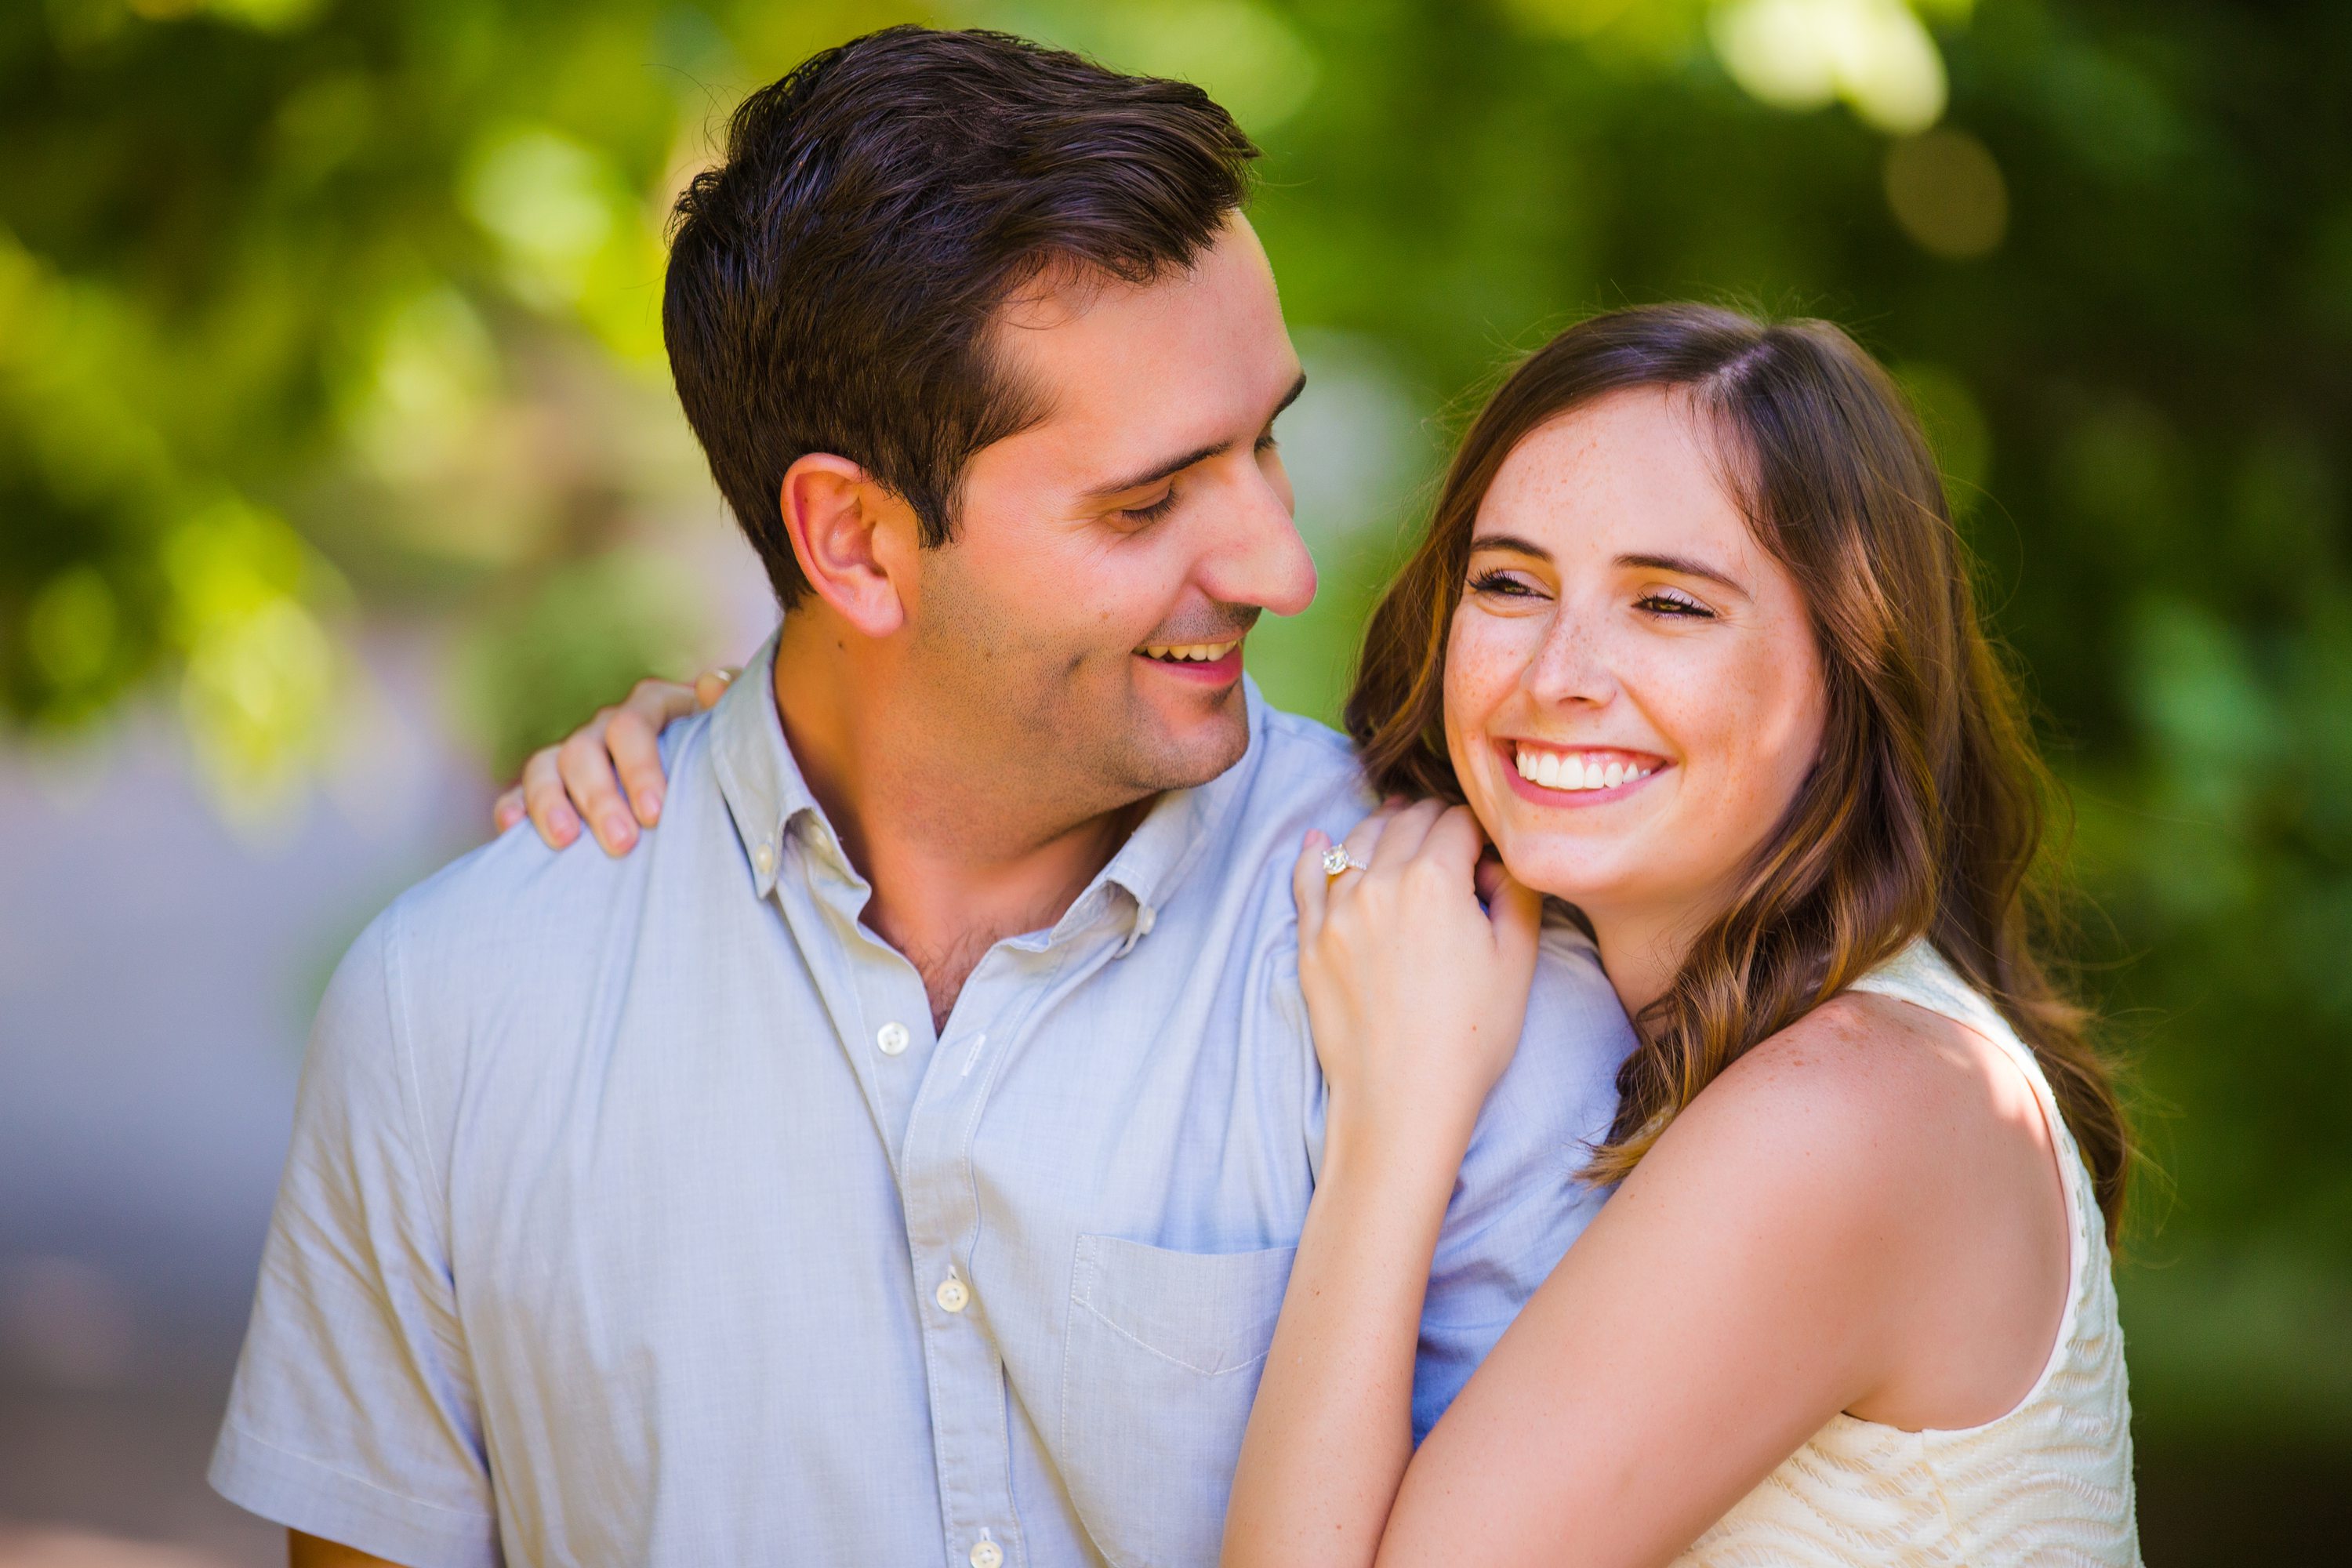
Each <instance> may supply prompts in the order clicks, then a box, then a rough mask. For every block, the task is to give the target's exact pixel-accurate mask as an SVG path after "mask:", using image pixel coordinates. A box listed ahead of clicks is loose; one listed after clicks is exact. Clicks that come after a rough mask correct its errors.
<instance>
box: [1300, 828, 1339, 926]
mask: <svg viewBox="0 0 2352 1568" xmlns="http://www.w3.org/2000/svg"><path fill="white" fill-rule="evenodd" d="M1330 847H1331V840H1330V839H1329V838H1328V837H1326V836H1325V835H1323V834H1322V833H1319V832H1315V831H1309V832H1308V834H1307V842H1306V844H1305V845H1304V846H1303V847H1301V848H1300V849H1299V851H1298V864H1297V865H1296V866H1294V867H1292V868H1291V870H1290V896H1291V897H1292V898H1293V899H1295V900H1297V903H1298V945H1299V946H1300V947H1301V948H1304V947H1305V946H1307V943H1309V942H1313V941H1314V940H1315V936H1316V933H1317V932H1318V931H1321V930H1322V929H1323V909H1324V904H1325V902H1326V900H1328V898H1329V897H1330V884H1331V876H1330V873H1329V872H1328V871H1326V870H1324V869H1323V852H1324V851H1325V850H1327V849H1328V848H1330Z"/></svg>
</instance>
